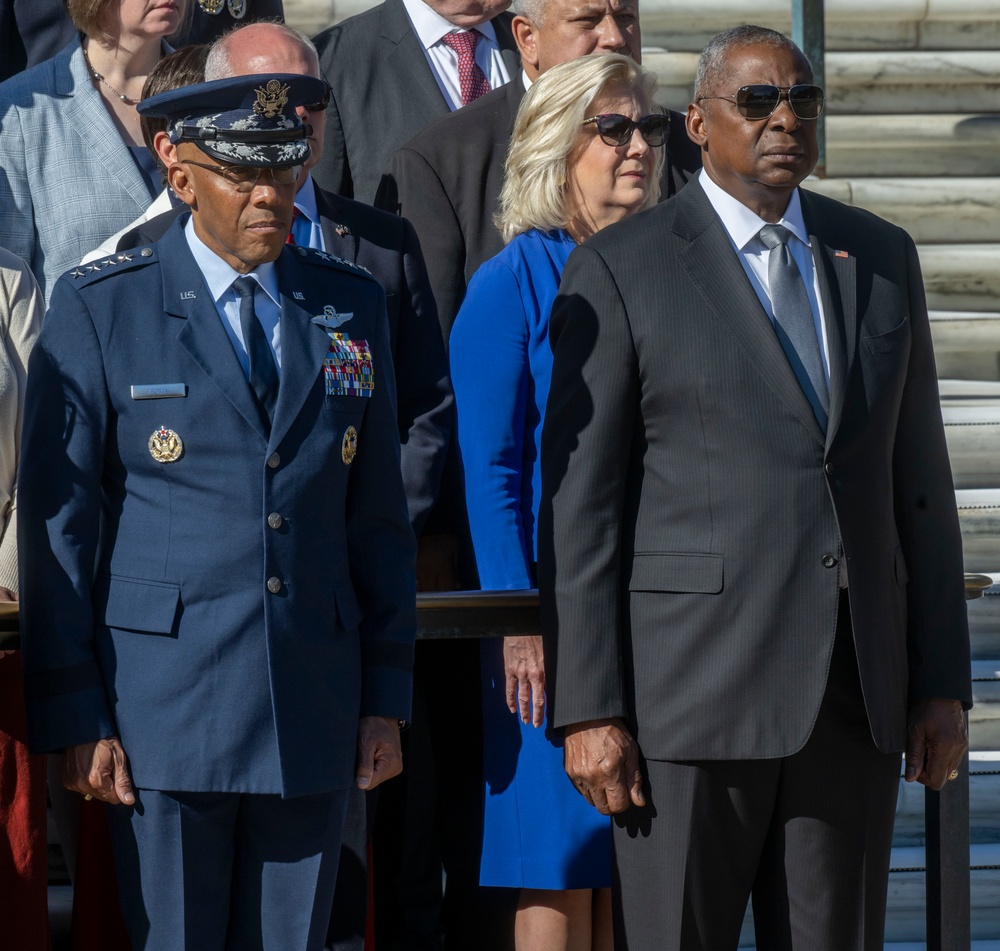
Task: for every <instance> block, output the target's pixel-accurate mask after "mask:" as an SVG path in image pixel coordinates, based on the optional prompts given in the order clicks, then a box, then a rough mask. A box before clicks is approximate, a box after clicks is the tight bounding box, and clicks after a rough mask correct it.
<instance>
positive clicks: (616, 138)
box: [583, 112, 670, 149]
mask: <svg viewBox="0 0 1000 951" xmlns="http://www.w3.org/2000/svg"><path fill="white" fill-rule="evenodd" d="M591 122H594V123H596V124H597V134H598V135H599V136H600V137H601V141H602V142H604V143H605V145H613V146H615V147H616V148H618V147H620V146H622V145H627V144H628V143H629V142H631V141H632V133H633V132H634V131H635V130H636V129H638V130H639V132H640V133H641V134H642V137H643V139H645V141H646V145H648V146H649V147H650V148H653V149H655V148H657V147H658V146H661V145H663V142H664V140H665V139H666V137H667V132H668V131H669V130H670V116H668V115H660V114H659V113H657V114H655V115H649V116H643V117H642V118H641V119H630V118H629V117H628V116H623V115H619V114H618V113H617V112H607V113H605V114H604V115H600V116H591V117H590V118H589V119H584V120H583V124H584V125H589V124H590V123H591Z"/></svg>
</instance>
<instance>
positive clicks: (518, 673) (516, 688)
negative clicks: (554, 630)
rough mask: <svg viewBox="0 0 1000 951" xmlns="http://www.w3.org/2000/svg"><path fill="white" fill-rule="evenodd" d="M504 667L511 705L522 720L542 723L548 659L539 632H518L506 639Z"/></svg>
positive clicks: (512, 711) (508, 698)
mask: <svg viewBox="0 0 1000 951" xmlns="http://www.w3.org/2000/svg"><path fill="white" fill-rule="evenodd" d="M503 671H504V678H505V680H506V683H507V708H508V709H509V710H510V712H511V713H518V711H520V716H521V721H522V722H523V723H530V724H531V725H532V726H536V727H537V726H541V725H542V723H543V721H544V719H545V661H544V659H543V657H542V639H541V637H539V636H538V635H531V634H515V635H512V636H509V637H505V638H504V639H503Z"/></svg>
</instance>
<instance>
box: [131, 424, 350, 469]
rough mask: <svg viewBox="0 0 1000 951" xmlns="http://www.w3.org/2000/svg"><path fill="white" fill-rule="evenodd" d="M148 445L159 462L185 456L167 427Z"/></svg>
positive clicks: (172, 460)
mask: <svg viewBox="0 0 1000 951" xmlns="http://www.w3.org/2000/svg"><path fill="white" fill-rule="evenodd" d="M344 438H345V439H346V438H347V437H346V436H345V437H344ZM148 445H149V454H150V455H151V456H152V457H153V458H154V459H155V460H156V461H157V462H176V461H177V460H178V459H180V457H181V456H182V455H183V454H184V443H183V442H181V437H180V436H178V435H177V433H175V432H174V431H173V430H172V429H167V428H166V427H165V426H161V427H160V428H159V429H158V430H157V431H156V432H155V433H153V435H152V436H150V437H149V443H148ZM344 451H345V452H346V451H347V450H346V449H345V450H344Z"/></svg>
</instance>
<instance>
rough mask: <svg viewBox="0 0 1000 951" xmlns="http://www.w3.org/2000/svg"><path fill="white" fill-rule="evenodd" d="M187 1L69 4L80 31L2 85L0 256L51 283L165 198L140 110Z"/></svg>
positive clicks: (85, 0)
mask: <svg viewBox="0 0 1000 951" xmlns="http://www.w3.org/2000/svg"><path fill="white" fill-rule="evenodd" d="M187 5H188V0H158V2H157V3H155V4H145V3H139V2H137V0H67V3H66V7H67V11H68V12H69V15H70V17H71V18H72V19H73V22H74V23H75V24H76V26H77V29H79V30H80V36H79V37H78V38H77V39H74V40H73V42H72V43H70V44H69V45H68V46H67V47H66V49H64V50H63V51H62V52H61V53H59V54H58V55H57V56H54V57H52V59H49V60H46V61H45V62H42V63H39V64H38V65H37V66H34V67H33V68H31V69H29V70H27V71H26V72H23V73H20V74H18V75H17V76H14V77H12V78H11V79H9V80H7V81H6V82H4V83H2V84H0V246H3V247H5V248H7V249H8V250H10V251H13V252H14V253H15V254H17V255H19V256H20V257H22V258H24V260H25V261H27V262H28V263H29V265H30V266H31V270H32V272H33V273H34V275H35V277H36V278H37V280H38V283H39V284H40V285H41V288H42V291H43V292H44V294H45V298H46V300H48V296H49V293H50V291H51V289H52V285H53V283H54V282H55V279H56V278H57V277H58V276H59V275H60V274H61V273H62V272H63V271H65V270H68V269H69V268H71V267H73V266H74V265H76V263H77V262H78V261H79V260H80V259H81V258H82V257H83V256H84V254H86V253H87V252H88V251H90V250H91V249H92V248H95V247H97V245H99V244H100V243H101V242H102V241H103V240H104V239H105V238H107V237H108V236H109V235H111V234H114V233H115V232H116V231H117V230H118V229H119V228H123V227H124V226H125V225H127V224H128V223H129V222H130V221H132V219H133V218H135V217H137V216H138V215H139V214H141V213H142V212H143V211H144V210H145V209H146V207H147V206H148V205H149V203H150V202H151V201H152V199H153V198H154V196H155V195H156V193H157V192H158V191H159V190H160V178H159V173H158V172H157V171H156V168H155V164H153V162H152V159H151V158H150V156H149V154H148V152H147V151H146V149H145V147H144V146H143V142H142V134H141V132H140V130H139V117H138V115H137V114H136V111H135V105H136V103H137V102H138V101H139V96H140V94H141V90H142V86H143V83H144V82H145V80H146V76H147V74H148V73H149V71H150V70H151V69H152V68H153V66H155V65H156V63H157V62H158V61H159V59H160V57H161V56H162V55H163V52H164V50H165V49H166V50H169V47H166V45H165V43H164V37H166V36H169V35H171V34H172V33H174V32H175V31H176V30H177V29H178V27H179V26H180V24H181V21H182V19H183V18H184V14H185V9H186V7H187Z"/></svg>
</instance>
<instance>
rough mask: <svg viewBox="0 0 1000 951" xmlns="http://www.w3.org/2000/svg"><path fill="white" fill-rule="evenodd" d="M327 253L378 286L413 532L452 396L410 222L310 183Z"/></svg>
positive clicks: (164, 220) (433, 482) (444, 440)
mask: <svg viewBox="0 0 1000 951" xmlns="http://www.w3.org/2000/svg"><path fill="white" fill-rule="evenodd" d="M316 205H317V208H318V209H319V213H320V219H321V224H322V226H323V237H324V240H325V241H326V250H327V251H328V252H329V253H330V254H333V255H336V256H337V257H338V258H342V259H343V260H345V261H350V262H351V263H352V264H357V265H360V266H361V267H363V268H366V269H367V270H368V271H370V272H371V274H372V276H373V277H374V278H375V280H377V281H378V282H379V284H381V285H382V288H383V290H384V291H385V299H386V312H387V314H388V317H389V345H390V350H391V352H392V356H393V364H394V367H395V374H396V390H397V402H398V406H397V419H398V424H399V439H400V443H401V445H402V465H403V485H404V487H405V489H406V501H407V505H408V507H409V512H410V522H411V524H412V526H413V530H414V532H415V533H416V534H417V535H419V534H420V532H421V530H422V529H423V527H424V524H425V522H426V521H427V516H428V514H429V513H430V511H431V509H432V508H433V506H434V502H435V500H436V498H437V494H438V489H439V487H440V484H441V473H442V471H443V469H444V464H445V459H446V457H447V455H448V446H449V443H450V441H451V435H452V431H453V429H454V412H455V407H454V403H455V400H454V397H453V396H452V392H451V383H450V381H449V379H448V363H447V358H446V357H445V352H444V345H443V344H442V342H441V335H440V333H439V332H438V321H437V309H436V308H435V306H434V296H433V294H432V293H431V289H430V283H429V281H428V278H427V269H426V267H425V266H424V259H423V256H422V255H421V253H420V245H419V244H418V243H417V238H416V235H415V234H414V232H413V227H412V225H410V223H409V222H408V221H406V220H405V219H401V218H399V217H397V216H396V215H390V214H387V213H385V212H383V211H378V210H377V209H375V208H371V207H369V206H368V205H363V204H361V202H357V201H352V200H351V199H349V198H343V197H341V196H339V195H332V194H330V193H329V192H325V191H323V190H322V189H321V188H319V187H317V188H316ZM186 210H187V207H186V206H182V207H180V208H176V209H173V210H172V211H169V212H166V213H165V214H162V215H158V216H157V217H156V218H152V219H150V220H149V221H147V222H144V223H143V224H141V225H139V226H138V227H137V228H134V229H133V230H132V231H130V232H129V233H128V234H126V235H124V236H123V237H122V238H121V240H120V241H119V243H118V250H119V251H124V250H128V249H129V248H135V247H141V246H142V245H143V244H148V243H150V242H152V241H156V240H158V239H159V238H160V237H161V236H162V235H163V233H164V232H166V230H167V229H168V228H169V227H170V224H171V222H172V221H173V220H174V219H175V218H177V217H178V216H180V215H181V214H182V213H183V212H185V211H186Z"/></svg>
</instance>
